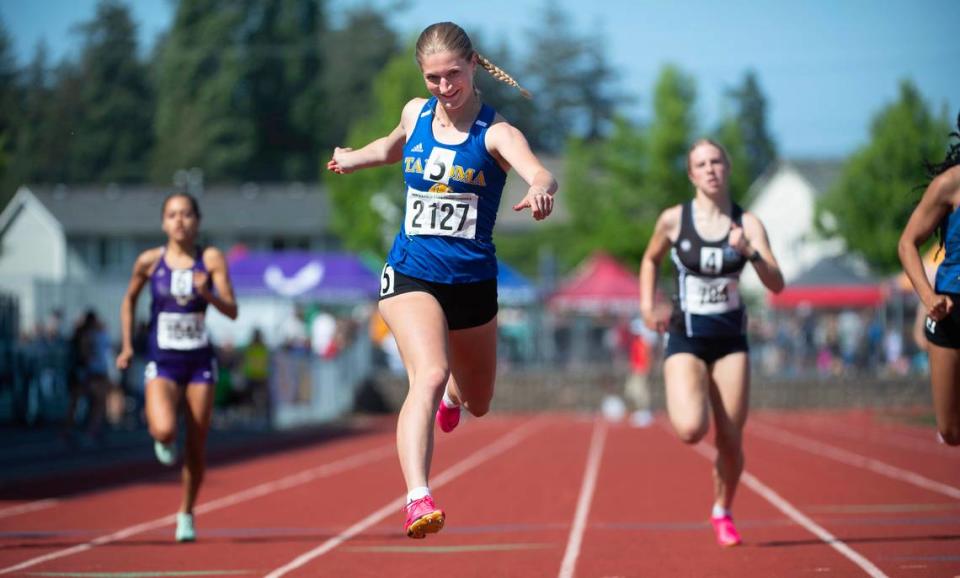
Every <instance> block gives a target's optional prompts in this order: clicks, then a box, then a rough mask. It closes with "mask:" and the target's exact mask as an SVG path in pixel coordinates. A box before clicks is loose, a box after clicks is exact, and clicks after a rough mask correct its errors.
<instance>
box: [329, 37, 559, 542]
mask: <svg viewBox="0 0 960 578" xmlns="http://www.w3.org/2000/svg"><path fill="white" fill-rule="evenodd" d="M416 57H417V62H418V63H419V65H420V70H421V71H422V73H423V79H424V81H425V83H426V87H427V90H428V91H429V92H430V94H431V95H433V96H432V98H430V99H423V98H414V99H413V100H411V101H410V102H408V103H407V104H406V106H404V108H403V112H402V113H401V116H400V123H399V124H398V125H397V127H396V128H395V129H394V130H393V131H392V132H391V133H390V134H389V135H387V136H385V137H383V138H380V139H378V140H375V141H373V142H372V143H370V144H368V145H366V146H364V147H363V148H361V149H359V150H351V149H347V148H337V149H336V150H335V151H334V153H333V158H332V159H331V160H330V161H329V162H328V163H327V168H328V169H329V170H331V171H333V172H335V173H340V174H345V173H350V172H352V171H355V170H358V169H363V168H367V167H375V166H380V165H385V164H391V163H396V162H401V169H402V170H403V176H404V180H405V184H406V211H405V216H404V221H403V224H402V226H401V228H400V232H399V234H397V236H396V239H395V240H394V243H393V248H392V249H391V250H390V253H389V255H388V256H387V263H386V266H385V267H384V269H383V275H382V279H381V288H380V313H381V314H382V315H383V318H384V320H385V321H386V322H387V325H388V326H389V327H390V331H392V332H393V335H394V337H395V338H396V340H397V345H398V347H399V349H400V354H401V356H402V357H403V362H404V365H405V367H406V370H407V375H408V378H409V382H410V387H409V390H408V392H407V397H406V400H405V401H404V403H403V407H402V408H401V410H400V416H399V419H398V423H397V452H398V454H399V457H400V467H401V469H402V470H403V477H404V481H405V482H406V485H407V506H406V508H405V514H406V518H405V522H404V530H405V532H406V533H407V535H408V536H410V537H411V538H423V537H425V535H426V534H428V533H434V532H438V531H439V530H440V529H441V528H442V527H443V524H444V519H445V516H444V512H443V511H442V510H441V509H440V508H438V507H437V506H436V504H435V503H434V501H433V498H432V496H431V495H430V489H429V485H428V477H429V473H430V462H431V459H432V455H433V421H434V418H435V419H436V421H437V423H438V425H439V426H440V428H441V429H442V430H443V431H445V432H449V431H451V430H452V429H453V428H454V427H456V425H457V423H458V422H459V419H460V407H461V406H462V407H464V408H466V410H467V411H469V412H470V413H471V414H472V415H474V416H478V417H479V416H482V415H484V414H485V413H487V411H488V409H489V407H490V400H491V398H492V396H493V387H494V378H495V374H496V362H497V358H496V353H497V320H496V315H497V260H496V255H495V252H494V246H493V226H494V221H495V220H496V215H497V209H498V207H499V205H500V196H501V193H502V192H503V185H504V181H505V180H506V177H507V171H508V170H509V169H510V168H511V167H512V168H513V169H515V170H516V171H517V173H518V174H519V175H520V177H522V178H523V180H524V181H526V182H527V184H528V185H529V190H528V192H527V194H526V195H525V196H524V198H523V199H522V200H521V201H520V202H519V203H517V204H516V205H514V207H513V209H514V210H516V211H520V210H523V209H530V210H531V211H532V214H533V218H534V219H536V220H541V219H544V218H546V217H547V216H549V215H550V213H551V211H552V210H553V195H554V193H555V192H556V190H557V182H556V180H554V178H553V175H551V174H550V172H549V171H547V170H546V169H545V168H544V167H543V165H542V164H541V163H540V161H539V160H538V159H537V157H536V156H534V154H533V153H532V152H531V151H530V147H529V145H528V144H527V141H526V139H525V138H524V136H523V134H522V133H521V132H520V131H519V130H517V129H516V128H515V127H513V126H511V125H510V124H509V123H508V122H507V121H505V120H504V119H503V117H501V116H500V115H499V114H497V112H496V111H494V110H493V109H492V108H490V107H489V106H487V105H485V104H483V102H481V100H480V95H479V93H478V91H477V89H476V88H475V85H474V71H475V70H476V68H477V66H478V65H479V66H481V67H483V68H484V70H486V71H487V72H489V73H490V74H491V75H492V76H494V77H495V78H496V79H498V80H500V81H502V82H505V83H507V84H509V85H511V86H513V87H515V88H517V89H519V90H521V92H523V93H524V94H525V96H529V93H527V92H526V91H524V90H523V89H521V88H520V86H519V85H518V84H517V82H516V81H515V80H514V79H513V78H511V77H510V76H509V75H508V74H506V73H505V72H504V71H503V70H501V69H500V68H498V67H497V66H495V65H493V64H492V63H491V62H490V61H489V60H487V59H486V58H484V57H483V56H481V55H480V54H478V53H477V52H476V51H475V50H474V48H473V45H472V44H471V42H470V39H469V37H467V34H466V33H465V32H464V31H463V29H462V28H460V27H459V26H457V25H456V24H453V23H451V22H441V23H438V24H433V25H431V26H429V27H427V28H426V29H425V30H424V31H423V32H422V33H421V34H420V38H419V39H418V40H417V46H416Z"/></svg>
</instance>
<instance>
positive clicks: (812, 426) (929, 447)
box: [750, 416, 956, 457]
mask: <svg viewBox="0 0 960 578" xmlns="http://www.w3.org/2000/svg"><path fill="white" fill-rule="evenodd" d="M756 420H759V421H760V423H763V424H765V425H768V426H771V427H777V428H779V429H784V428H783V426H782V425H780V424H778V423H777V422H776V420H774V419H773V418H772V416H755V417H754V418H752V419H751V420H750V423H756ZM790 425H791V426H792V427H795V428H799V429H804V430H807V431H811V432H818V431H820V432H823V431H829V432H830V433H831V434H833V435H836V436H840V437H842V438H846V439H850V440H855V441H860V442H864V443H872V444H877V445H884V446H889V447H895V448H898V449H904V450H909V451H913V452H923V453H927V454H936V455H941V456H944V457H947V456H956V454H955V453H954V452H953V451H952V449H951V448H950V447H949V446H947V445H944V444H941V443H937V439H936V438H937V435H936V431H935V430H934V429H932V428H931V432H930V435H928V436H927V438H926V439H918V438H916V437H914V436H912V435H903V434H901V433H898V432H896V431H894V430H891V429H873V428H871V429H859V428H858V429H856V430H851V429H850V428H848V427H844V426H843V425H841V424H838V423H837V422H836V420H834V419H829V418H824V417H809V418H806V419H804V420H803V421H794V422H792V423H791V424H790Z"/></svg>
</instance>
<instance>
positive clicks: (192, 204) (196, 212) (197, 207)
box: [160, 193, 201, 221]
mask: <svg viewBox="0 0 960 578" xmlns="http://www.w3.org/2000/svg"><path fill="white" fill-rule="evenodd" d="M177 197H183V198H184V199H186V200H188V201H189V202H190V208H191V209H193V214H194V215H196V216H197V220H198V221H199V220H200V219H201V215H200V204H199V203H197V199H196V197H194V196H193V195H191V194H190V193H170V194H169V195H167V198H165V199H164V200H163V207H161V209H160V214H161V215H163V214H166V212H167V203H169V202H170V201H171V200H172V199H175V198H177Z"/></svg>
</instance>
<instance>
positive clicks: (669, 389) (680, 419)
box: [640, 139, 783, 546]
mask: <svg viewBox="0 0 960 578" xmlns="http://www.w3.org/2000/svg"><path fill="white" fill-rule="evenodd" d="M687 172H688V175H689V177H690V182H692V183H693V186H694V188H695V189H696V192H695V195H694V198H693V199H692V200H690V201H688V202H686V203H683V204H681V205H677V206H674V207H670V208H669V209H667V210H666V211H664V212H663V213H661V214H660V217H659V218H658V219H657V223H656V226H655V228H654V232H653V236H652V238H651V239H650V244H649V245H647V249H646V251H645V252H644V255H643V262H642V264H641V266H640V310H641V313H642V315H643V318H644V321H645V323H646V324H647V326H648V327H650V328H651V329H655V330H657V331H661V332H663V331H667V348H666V352H665V353H664V363H663V374H664V381H665V382H666V399H667V413H668V415H669V418H670V423H671V424H672V425H673V429H674V431H676V433H677V435H678V436H679V437H680V439H681V440H682V441H683V442H685V443H689V444H695V443H697V442H698V441H700V440H701V439H702V438H703V437H704V436H705V435H706V433H707V431H708V430H709V428H710V418H709V413H710V410H711V409H712V413H713V421H714V427H715V430H716V446H717V457H716V461H715V462H714V492H715V493H714V505H713V512H712V515H711V521H712V522H713V527H714V531H715V533H716V537H717V542H718V543H719V544H720V545H721V546H735V545H737V544H739V543H740V536H739V534H738V533H737V530H736V528H735V527H734V525H733V517H732V515H731V513H730V508H731V505H732V504H733V496H734V493H735V492H736V489H737V483H738V482H739V480H740V473H741V472H742V471H743V463H744V460H743V446H742V432H743V426H744V424H745V422H746V420H747V408H748V406H749V393H750V359H749V357H748V347H747V336H746V331H747V317H746V309H745V308H744V304H743V301H742V300H741V298H740V292H739V290H738V280H739V277H740V272H741V271H742V270H743V268H744V266H745V265H746V264H747V263H748V262H749V263H751V264H752V265H753V267H754V270H756V272H757V275H759V277H760V280H761V281H762V282H763V284H764V285H765V286H766V287H767V288H768V289H769V290H771V291H773V292H779V291H781V290H782V289H783V275H782V274H781V273H780V268H779V267H778V266H777V261H776V259H775V258H774V256H773V253H772V252H771V251H770V244H769V243H768V241H767V233H766V231H765V230H764V228H763V225H762V224H761V223H760V220H759V219H757V218H756V217H755V216H754V215H752V214H751V213H748V212H745V211H743V210H742V209H741V208H740V207H739V206H737V205H736V204H735V203H734V202H733V201H732V200H731V199H730V193H729V192H728V190H727V183H728V178H729V173H730V160H729V157H728V156H727V153H726V151H724V149H723V148H722V147H721V146H720V145H719V144H717V143H715V142H713V141H710V140H707V139H703V140H699V141H697V142H696V143H694V145H693V147H692V148H691V149H690V152H689V153H688V155H687ZM668 251H669V252H670V254H671V258H672V260H673V264H674V267H675V269H676V274H677V279H676V294H675V296H674V303H673V308H672V312H671V313H667V310H665V309H664V308H662V307H659V306H657V304H655V303H654V291H655V288H656V285H657V271H658V270H659V268H660V261H661V260H662V259H663V257H664V255H666V254H667V252H668Z"/></svg>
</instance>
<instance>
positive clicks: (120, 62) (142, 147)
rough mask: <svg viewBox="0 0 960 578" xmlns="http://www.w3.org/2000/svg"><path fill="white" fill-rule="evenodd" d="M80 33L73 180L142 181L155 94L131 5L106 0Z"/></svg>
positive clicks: (71, 157) (71, 160)
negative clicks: (139, 46)
mask: <svg viewBox="0 0 960 578" xmlns="http://www.w3.org/2000/svg"><path fill="white" fill-rule="evenodd" d="M80 32H81V34H82V49H81V54H80V60H79V63H78V64H77V65H76V75H77V76H79V78H82V79H83V81H82V82H80V83H79V86H78V88H79V92H78V94H77V106H78V108H79V110H78V112H79V114H78V116H77V118H76V121H75V123H74V129H75V130H74V133H75V137H74V138H73V139H71V148H70V151H69V172H68V180H69V181H71V182H111V181H112V182H142V181H143V179H144V178H145V176H146V175H145V173H146V169H147V160H148V155H149V152H150V148H151V146H152V143H153V139H152V133H151V130H150V128H151V123H152V116H153V114H152V113H153V93H152V89H151V86H150V84H149V79H148V74H147V68H146V66H145V65H144V64H143V63H141V62H140V61H139V59H138V57H137V50H138V49H137V39H136V27H135V26H134V23H133V21H132V19H131V17H130V13H129V9H128V8H127V7H126V6H125V5H123V4H121V3H119V2H117V1H116V0H102V1H101V2H100V3H99V5H98V6H97V12H96V16H95V17H94V18H93V20H91V21H90V22H87V23H84V24H82V25H81V26H80ZM59 82H65V83H68V84H69V83H71V82H72V80H71V79H67V78H60V79H59ZM60 88H61V89H62V88H63V87H60Z"/></svg>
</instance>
